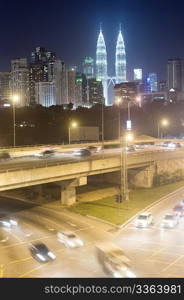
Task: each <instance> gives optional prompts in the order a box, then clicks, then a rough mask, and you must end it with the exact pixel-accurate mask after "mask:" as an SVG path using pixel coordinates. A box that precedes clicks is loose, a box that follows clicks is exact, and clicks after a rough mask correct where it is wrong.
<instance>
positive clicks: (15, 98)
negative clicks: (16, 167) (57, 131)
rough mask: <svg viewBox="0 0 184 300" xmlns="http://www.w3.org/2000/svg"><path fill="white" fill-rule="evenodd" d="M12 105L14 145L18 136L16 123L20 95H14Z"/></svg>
mask: <svg viewBox="0 0 184 300" xmlns="http://www.w3.org/2000/svg"><path fill="white" fill-rule="evenodd" d="M11 98H12V107H13V146H14V147H15V146H16V136H15V129H16V124H15V104H16V103H17V102H18V101H19V96H18V95H12V97H11Z"/></svg>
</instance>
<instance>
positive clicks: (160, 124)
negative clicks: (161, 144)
mask: <svg viewBox="0 0 184 300" xmlns="http://www.w3.org/2000/svg"><path fill="white" fill-rule="evenodd" d="M168 125H169V121H168V120H167V119H162V120H160V121H159V122H158V138H160V126H161V127H167V126H168Z"/></svg>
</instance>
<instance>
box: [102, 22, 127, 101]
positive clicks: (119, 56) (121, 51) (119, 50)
mask: <svg viewBox="0 0 184 300" xmlns="http://www.w3.org/2000/svg"><path fill="white" fill-rule="evenodd" d="M96 78H97V79H100V80H102V84H103V91H104V98H105V105H109V104H110V103H109V101H108V83H109V80H112V81H113V82H115V83H120V82H125V81H126V54H125V44H124V40H123V35H122V32H121V25H120V28H119V33H118V38H117V43H116V55H115V77H109V76H108V73H107V51H106V45H105V40H104V36H103V33H102V29H101V28H100V33H99V36H98V40H97V48H96Z"/></svg>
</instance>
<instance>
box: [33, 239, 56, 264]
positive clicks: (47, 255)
mask: <svg viewBox="0 0 184 300" xmlns="http://www.w3.org/2000/svg"><path fill="white" fill-rule="evenodd" d="M29 250H30V252H31V255H32V256H33V258H35V259H36V260H37V261H39V262H48V261H51V260H54V259H55V258H56V256H55V254H54V253H53V252H52V251H50V250H49V248H48V247H47V246H46V245H45V244H44V243H41V242H38V243H34V244H31V245H30V247H29Z"/></svg>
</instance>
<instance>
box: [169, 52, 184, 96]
mask: <svg viewBox="0 0 184 300" xmlns="http://www.w3.org/2000/svg"><path fill="white" fill-rule="evenodd" d="M183 77H184V72H183V60H182V59H179V58H175V59H168V63H167V88H168V91H170V89H174V90H175V91H177V92H181V91H182V90H183Z"/></svg>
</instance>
